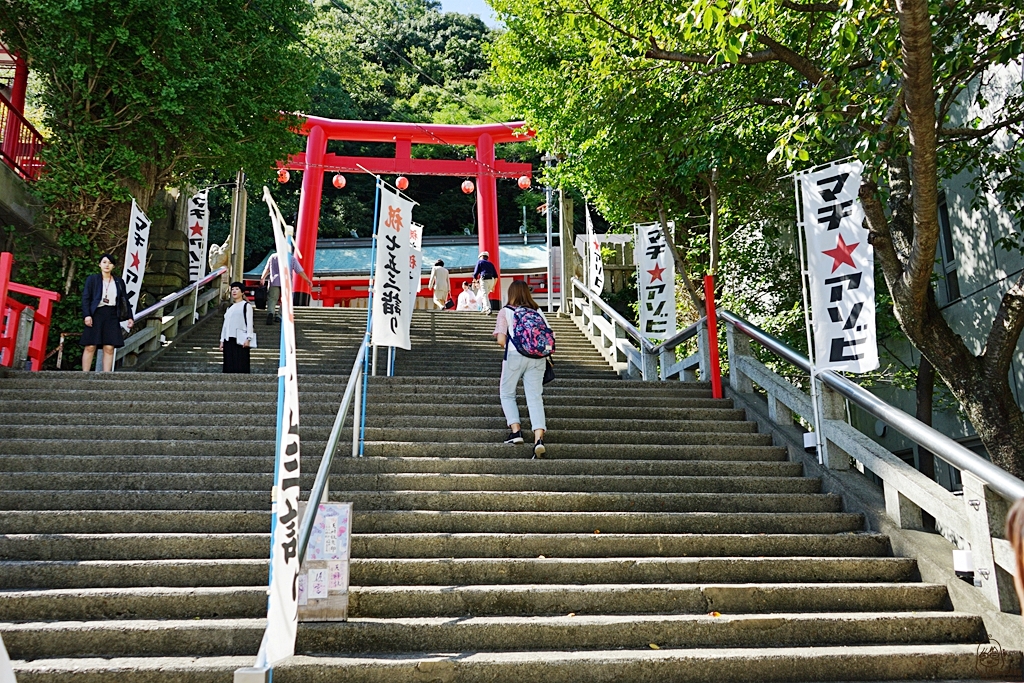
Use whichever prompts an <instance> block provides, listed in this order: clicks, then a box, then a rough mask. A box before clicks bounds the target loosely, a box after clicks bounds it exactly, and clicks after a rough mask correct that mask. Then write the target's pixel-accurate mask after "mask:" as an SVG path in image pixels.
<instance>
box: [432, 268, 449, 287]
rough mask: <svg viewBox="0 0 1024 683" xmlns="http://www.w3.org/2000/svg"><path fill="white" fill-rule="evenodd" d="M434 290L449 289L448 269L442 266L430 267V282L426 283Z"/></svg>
mask: <svg viewBox="0 0 1024 683" xmlns="http://www.w3.org/2000/svg"><path fill="white" fill-rule="evenodd" d="M427 287H429V288H430V289H432V290H434V291H435V292H448V291H451V283H450V282H449V280H448V269H447V268H445V267H444V266H434V267H433V268H431V269H430V283H429V284H428V285H427Z"/></svg>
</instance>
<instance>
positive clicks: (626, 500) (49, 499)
mask: <svg viewBox="0 0 1024 683" xmlns="http://www.w3.org/2000/svg"><path fill="white" fill-rule="evenodd" d="M334 495H335V496H337V497H339V498H341V499H343V500H346V501H350V502H352V503H353V504H354V505H355V506H356V509H359V510H452V511H453V510H477V511H494V512H498V511H511V512H544V511H549V512H570V511H573V512H575V511H587V512H838V511H839V510H840V509H841V508H842V499H841V498H840V497H839V496H836V495H832V494H825V495H819V494H803V493H791V494H751V493H621V492H616V493H566V492H556V491H551V492H547V491H544V492H541V491H502V492H491V491H488V492H483V491H442V492H434V491H394V492H391V491H385V492H376V491H348V492H343V491H336V492H335V493H334ZM269 505H270V500H269V496H268V495H267V493H266V491H195V490H167V491H137V490H129V491H119V490H111V489H95V490H80V491H65V490H61V489H56V490H42V489H40V490H33V491H9V490H0V510H26V509H29V510H33V509H34V510H75V509H81V510H176V509H177V510H191V509H206V510H266V509H269Z"/></svg>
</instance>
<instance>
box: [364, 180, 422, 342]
mask: <svg viewBox="0 0 1024 683" xmlns="http://www.w3.org/2000/svg"><path fill="white" fill-rule="evenodd" d="M413 206H415V204H413V202H411V201H409V200H408V199H405V198H404V197H402V196H400V195H399V194H397V193H395V192H392V191H391V190H389V189H387V188H386V187H383V186H382V187H381V188H380V215H379V216H378V218H377V237H376V239H377V263H376V268H375V270H374V273H373V323H372V324H373V330H372V332H371V336H372V339H373V344H374V346H397V347H398V348H400V349H406V350H408V349H411V348H412V344H411V341H410V339H409V326H410V322H411V321H412V307H413V304H414V303H415V301H413V300H412V298H411V297H410V295H409V289H410V285H409V271H410V266H411V262H410V257H412V245H411V244H410V235H409V228H410V227H411V226H412V207H413Z"/></svg>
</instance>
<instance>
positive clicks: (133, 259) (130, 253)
mask: <svg viewBox="0 0 1024 683" xmlns="http://www.w3.org/2000/svg"><path fill="white" fill-rule="evenodd" d="M151 224H152V221H151V220H149V219H148V218H146V214H144V213H142V209H140V208H139V205H138V204H136V203H135V200H134V199H133V200H132V215H131V219H129V221H128V246H127V247H126V248H125V251H124V270H122V271H121V279H122V280H124V286H125V289H126V290H127V292H128V303H129V305H131V307H132V313H133V314H134V313H138V312H139V294H140V293H141V292H142V278H143V277H144V276H145V275H146V252H147V251H148V250H149V226H150V225H151Z"/></svg>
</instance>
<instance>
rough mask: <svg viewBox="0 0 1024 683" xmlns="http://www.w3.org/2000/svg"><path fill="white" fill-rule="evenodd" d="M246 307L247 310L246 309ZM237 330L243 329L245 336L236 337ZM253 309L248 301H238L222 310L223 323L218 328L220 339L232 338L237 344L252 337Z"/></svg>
mask: <svg viewBox="0 0 1024 683" xmlns="http://www.w3.org/2000/svg"><path fill="white" fill-rule="evenodd" d="M246 309H248V310H246ZM238 330H243V334H244V335H245V337H244V338H243V339H238V336H239V335H238ZM253 335H254V331H253V311H252V306H250V305H249V302H248V301H239V302H238V303H235V304H231V306H230V308H228V310H227V311H225V312H224V324H223V325H222V326H221V328H220V340H221V341H227V340H228V339H232V338H234V339H235V340H236V341H237V342H238V343H239V344H244V343H245V342H246V341H248V340H250V339H252V338H253Z"/></svg>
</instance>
